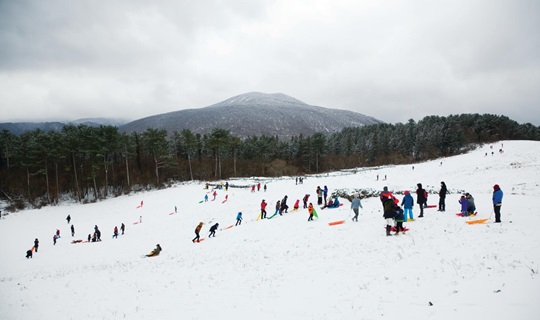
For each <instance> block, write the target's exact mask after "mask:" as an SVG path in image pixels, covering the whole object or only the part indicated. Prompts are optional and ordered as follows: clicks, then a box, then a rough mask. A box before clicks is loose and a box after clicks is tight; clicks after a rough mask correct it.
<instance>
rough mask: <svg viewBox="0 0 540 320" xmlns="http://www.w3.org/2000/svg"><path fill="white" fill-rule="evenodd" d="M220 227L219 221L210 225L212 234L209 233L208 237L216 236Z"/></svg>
mask: <svg viewBox="0 0 540 320" xmlns="http://www.w3.org/2000/svg"><path fill="white" fill-rule="evenodd" d="M218 227H219V223H216V224H215V225H213V226H211V227H210V234H209V235H208V238H211V237H212V236H213V237H214V238H215V237H216V230H217V228H218Z"/></svg>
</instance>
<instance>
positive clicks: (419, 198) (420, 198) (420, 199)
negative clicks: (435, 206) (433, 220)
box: [416, 183, 427, 218]
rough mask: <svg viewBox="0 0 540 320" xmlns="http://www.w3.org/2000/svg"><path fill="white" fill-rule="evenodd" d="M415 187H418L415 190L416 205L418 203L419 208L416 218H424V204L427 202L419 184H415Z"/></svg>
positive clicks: (424, 192)
mask: <svg viewBox="0 0 540 320" xmlns="http://www.w3.org/2000/svg"><path fill="white" fill-rule="evenodd" d="M416 186H417V187H418V189H416V203H418V205H419V206H420V215H419V216H418V218H423V217H424V204H425V203H426V201H427V199H426V190H424V188H422V184H421V183H417V184H416Z"/></svg>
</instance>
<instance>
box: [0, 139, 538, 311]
mask: <svg viewBox="0 0 540 320" xmlns="http://www.w3.org/2000/svg"><path fill="white" fill-rule="evenodd" d="M503 143H504V145H501V143H498V144H495V145H493V149H490V146H484V147H481V148H479V149H478V150H475V151H473V152H471V153H469V154H465V155H460V156H455V157H451V158H445V159H439V160H435V161H430V162H425V163H419V164H415V165H414V170H413V168H412V166H411V165H407V166H389V167H381V168H376V169H368V170H358V171H357V173H347V172H336V173H331V174H328V175H322V176H310V177H307V178H306V180H305V181H304V184H303V185H296V184H295V180H294V178H281V179H272V180H264V179H259V180H258V179H243V180H231V183H232V184H234V185H251V184H253V183H256V181H261V182H262V183H263V184H264V183H266V184H267V186H268V191H267V192H266V193H265V192H263V191H262V190H261V191H260V192H254V193H251V192H250V190H248V189H244V188H231V189H230V190H229V191H228V192H225V191H218V196H217V200H216V201H209V202H208V203H199V201H200V200H202V199H203V197H204V195H205V194H206V190H204V189H203V183H194V184H182V185H177V186H175V187H174V188H170V189H167V190H160V191H154V192H147V193H140V194H135V195H132V196H125V197H119V198H115V199H110V200H107V201H103V202H100V203H95V204H88V205H66V204H64V205H61V206H58V207H47V208H43V209H41V210H31V211H26V212H19V213H15V214H11V215H9V216H7V217H5V218H3V219H2V220H1V221H0V243H1V246H0V256H1V257H2V263H1V264H0V318H1V319H56V320H57V319H212V318H218V319H385V318H389V319H508V318H514V319H537V318H538V314H540V313H539V312H540V305H539V304H538V301H540V279H539V275H538V270H539V268H540V233H539V232H538V230H537V229H538V228H537V226H538V225H540V215H538V213H537V203H536V198H537V195H538V193H539V192H540V186H539V177H540V166H539V158H538V157H539V155H540V142H530V141H504V142H503ZM501 148H502V149H503V150H504V153H502V154H501V153H499V152H498V150H499V149H501ZM492 151H493V152H494V154H493V155H491V152H492ZM486 153H487V156H486ZM377 175H379V181H376V176H377ZM385 175H386V177H387V180H386V181H382V180H383V179H384V176H385ZM440 181H445V182H446V184H447V185H448V188H449V191H450V192H451V194H449V195H448V197H447V201H446V202H447V211H446V212H444V213H442V212H437V211H436V209H427V210H426V213H425V217H424V218H422V219H417V220H416V221H414V222H410V223H406V224H405V225H406V226H407V227H409V228H410V231H409V232H407V234H405V235H399V236H392V237H386V236H385V235H384V233H385V231H384V229H383V227H384V220H383V218H382V211H381V204H380V202H379V200H378V199H377V198H371V199H365V200H363V201H362V204H363V207H364V209H363V210H361V213H360V219H359V222H358V223H353V222H351V221H350V209H349V202H348V201H347V200H345V199H341V201H342V202H343V203H345V205H344V206H343V207H341V208H339V209H326V210H318V213H319V219H318V220H315V221H313V222H307V221H306V220H307V217H308V215H307V210H305V209H300V210H299V211H298V212H291V211H289V213H285V214H284V216H278V217H276V218H273V219H270V220H260V221H256V217H257V215H258V213H259V203H260V202H261V200H262V199H265V200H266V201H267V202H268V203H269V210H268V213H269V215H270V214H272V212H273V210H272V207H273V205H274V204H275V202H276V201H277V200H280V199H281V198H283V196H284V195H288V197H289V205H290V206H291V207H292V204H293V203H294V202H295V200H296V199H301V198H302V196H303V195H304V194H306V193H309V194H311V199H310V200H313V202H315V201H316V199H314V192H315V188H316V187H317V186H321V187H322V186H324V185H327V186H328V187H329V189H330V192H332V191H334V190H337V189H346V190H353V189H375V190H381V189H382V188H383V186H388V187H389V189H390V190H393V191H395V192H397V191H403V190H414V188H415V186H416V184H417V183H418V182H421V183H423V184H424V186H427V188H428V189H431V190H438V186H439V183H440ZM495 183H497V184H499V185H500V186H501V188H502V189H503V191H504V192H505V196H504V199H503V207H502V221H503V222H502V223H501V224H495V223H493V222H492V221H493V219H492V217H491V212H492V207H491V192H492V186H493V185H494V184H495ZM463 191H466V192H470V193H471V194H473V196H474V197H475V199H476V205H477V208H478V212H479V213H478V217H477V218H491V219H490V221H489V222H488V223H485V224H478V225H468V224H466V223H465V221H466V220H468V219H469V218H461V217H457V216H456V215H455V214H454V213H455V212H458V211H459V204H458V203H457V200H458V198H459V196H460V193H461V192H463ZM226 195H228V201H227V202H225V203H222V200H223V199H224V198H225V196H226ZM211 198H212V196H210V199H211ZM141 201H144V205H143V207H142V208H139V209H137V208H136V207H137V206H138V205H139V204H140V202H141ZM429 202H430V203H432V204H436V202H437V195H436V194H431V195H430V197H429ZM175 206H177V207H178V213H176V214H172V215H171V214H170V213H172V212H174V207H175ZM238 211H242V212H243V213H244V221H243V223H242V225H241V226H238V227H233V228H230V229H225V228H226V227H227V226H230V225H233V224H234V222H235V217H236V214H237V212H238ZM68 214H70V215H71V217H72V223H73V224H74V226H75V230H76V235H75V237H74V238H72V237H71V235H70V233H69V224H67V223H66V220H65V218H66V216H67V215H68ZM415 215H418V209H417V208H415ZM141 216H142V221H143V222H142V223H139V224H133V222H136V221H139V219H140V217H141ZM336 220H346V222H345V223H344V224H341V225H337V226H329V225H328V222H331V221H336ZM200 221H202V222H204V223H205V226H204V228H203V232H202V236H203V237H206V236H207V235H208V228H209V227H210V225H211V224H212V223H214V222H219V223H220V229H221V230H219V231H218V232H217V236H216V237H215V238H212V239H206V240H205V241H203V242H201V243H199V244H193V243H192V242H191V239H192V238H193V236H194V233H193V230H194V228H195V226H196V225H197V224H198V223H199V222H200ZM122 222H124V223H125V224H126V226H127V230H126V234H125V235H123V236H120V237H119V238H118V239H112V238H111V236H112V230H113V228H114V226H120V224H121V223H122ZM94 225H98V226H99V227H100V229H101V230H102V232H103V236H102V238H103V241H102V242H99V243H79V244H71V243H70V241H71V240H72V239H85V238H86V236H87V235H88V234H89V233H91V232H93V227H94ZM56 229H60V230H61V235H62V238H61V239H59V240H58V243H57V244H56V245H55V246H53V244H52V242H53V241H52V237H53V234H54V232H55V230H56ZM36 237H37V238H39V239H40V241H41V246H40V248H39V252H38V253H35V254H34V258H33V259H28V260H27V259H25V258H24V255H25V251H26V250H28V249H29V248H30V247H31V246H32V244H33V240H34V238H36ZM158 243H159V244H160V245H161V246H162V247H163V252H162V253H161V255H160V256H158V257H154V258H141V256H142V255H144V254H145V253H147V252H149V251H150V250H152V249H153V248H154V247H155V245H156V244H158Z"/></svg>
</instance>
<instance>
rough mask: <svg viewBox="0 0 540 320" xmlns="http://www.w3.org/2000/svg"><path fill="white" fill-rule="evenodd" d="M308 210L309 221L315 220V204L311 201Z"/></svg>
mask: <svg viewBox="0 0 540 320" xmlns="http://www.w3.org/2000/svg"><path fill="white" fill-rule="evenodd" d="M307 210H308V212H309V218H308V219H307V221H313V210H314V208H313V204H312V203H311V202H310V203H309V206H308V208H307Z"/></svg>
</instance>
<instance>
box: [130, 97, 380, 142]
mask: <svg viewBox="0 0 540 320" xmlns="http://www.w3.org/2000/svg"><path fill="white" fill-rule="evenodd" d="M376 123H383V122H382V121H380V120H377V119H375V118H373V117H369V116H366V115H363V114H360V113H357V112H353V111H347V110H338V109H330V108H323V107H318V106H312V105H309V104H306V103H304V102H302V101H300V100H298V99H295V98H293V97H290V96H287V95H285V94H282V93H273V94H266V93H260V92H250V93H246V94H242V95H238V96H235V97H232V98H229V99H227V100H225V101H222V102H219V103H216V104H214V105H211V106H208V107H205V108H201V109H186V110H179V111H173V112H169V113H164V114H158V115H155V116H150V117H146V118H142V119H139V120H135V121H132V122H130V123H127V124H125V125H123V126H121V127H120V130H121V131H124V132H143V131H145V130H146V129H148V128H155V129H165V130H167V131H168V132H169V133H172V132H173V131H181V130H182V129H189V130H191V131H193V132H194V133H201V134H204V133H209V132H211V131H212V130H213V129H214V128H220V129H227V130H229V131H230V132H231V134H232V135H236V136H240V137H247V136H260V135H268V136H274V135H277V136H280V137H283V138H287V137H291V136H295V135H300V134H303V135H311V134H313V133H316V132H322V133H333V132H338V131H340V130H342V129H343V128H346V127H356V126H364V125H369V124H376Z"/></svg>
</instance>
